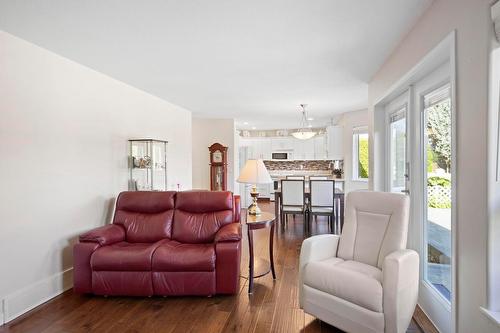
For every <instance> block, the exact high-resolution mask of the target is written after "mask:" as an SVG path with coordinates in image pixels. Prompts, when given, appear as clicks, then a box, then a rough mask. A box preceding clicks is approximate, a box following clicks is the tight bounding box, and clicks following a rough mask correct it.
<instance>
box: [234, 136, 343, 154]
mask: <svg viewBox="0 0 500 333" xmlns="http://www.w3.org/2000/svg"><path fill="white" fill-rule="evenodd" d="M339 133H340V135H339ZM335 134H336V135H337V136H334V138H335V140H334V142H335V143H336V145H338V147H337V146H335V147H336V148H335V150H334V151H332V152H333V153H331V152H330V151H329V149H330V138H331V136H329V135H325V134H321V135H316V136H315V137H313V138H311V139H308V140H298V139H295V138H293V137H284V138H269V137H267V138H255V137H254V138H241V139H240V146H242V147H248V158H249V159H250V158H251V159H258V158H260V159H263V160H270V159H271V158H272V153H273V152H276V151H278V152H279V151H284V152H291V153H292V156H293V159H294V160H324V159H333V158H332V157H330V156H337V157H338V156H341V155H342V152H341V151H342V140H341V139H342V131H341V128H340V131H339V132H338V133H335ZM339 148H340V150H339ZM339 159H342V158H339Z"/></svg>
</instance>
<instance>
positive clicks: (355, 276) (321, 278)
mask: <svg viewBox="0 0 500 333" xmlns="http://www.w3.org/2000/svg"><path fill="white" fill-rule="evenodd" d="M381 280H382V271H381V270H380V269H378V268H377V267H374V266H370V265H367V264H363V263H360V262H356V261H352V260H348V261H344V260H343V259H340V258H330V259H327V260H323V261H315V262H310V263H309V264H307V266H306V267H305V269H304V283H305V284H306V285H308V286H309V287H312V288H315V289H318V290H321V291H323V292H325V293H327V294H330V295H333V296H336V297H339V298H341V299H343V300H346V301H348V302H351V303H354V304H356V305H359V306H361V307H363V308H365V309H368V310H371V311H375V312H383V307H382V298H383V289H382V284H381Z"/></svg>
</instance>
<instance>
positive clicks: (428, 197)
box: [422, 85, 453, 302]
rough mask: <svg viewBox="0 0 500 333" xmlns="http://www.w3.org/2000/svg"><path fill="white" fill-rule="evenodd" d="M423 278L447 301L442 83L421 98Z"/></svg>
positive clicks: (446, 104)
mask: <svg viewBox="0 0 500 333" xmlns="http://www.w3.org/2000/svg"><path fill="white" fill-rule="evenodd" d="M423 107H424V108H423V115H422V122H423V124H422V125H423V126H422V130H423V139H424V140H423V145H424V151H423V155H424V165H423V166H424V170H425V171H424V179H423V180H424V182H423V186H424V191H423V193H424V204H425V206H424V207H425V208H424V211H425V219H424V223H425V224H424V241H425V243H424V250H425V264H424V280H425V281H426V282H427V283H428V284H429V285H430V286H432V288H434V289H435V290H436V291H437V292H438V294H439V296H440V297H442V298H443V299H444V300H445V301H446V302H451V290H452V287H451V256H452V253H451V186H452V178H451V173H452V171H453V170H452V169H451V157H452V156H451V152H452V150H451V128H452V127H451V99H450V87H449V85H445V86H442V87H439V88H437V89H435V90H433V91H431V92H429V93H428V94H426V95H424V99H423Z"/></svg>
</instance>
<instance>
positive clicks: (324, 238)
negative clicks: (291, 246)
mask: <svg viewBox="0 0 500 333" xmlns="http://www.w3.org/2000/svg"><path fill="white" fill-rule="evenodd" d="M339 240H340V236H339V235H332V234H325V235H318V236H313V237H309V238H306V239H304V241H303V242H302V247H301V249H300V259H299V303H300V307H301V308H302V288H303V284H304V282H303V276H302V275H303V272H304V268H305V267H306V265H307V264H308V263H310V262H313V261H320V260H325V259H328V258H332V257H336V256H337V248H338V246H339Z"/></svg>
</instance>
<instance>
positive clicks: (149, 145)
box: [128, 139, 168, 191]
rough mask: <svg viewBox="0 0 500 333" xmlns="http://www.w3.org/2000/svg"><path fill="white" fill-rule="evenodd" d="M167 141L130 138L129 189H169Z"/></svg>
mask: <svg viewBox="0 0 500 333" xmlns="http://www.w3.org/2000/svg"><path fill="white" fill-rule="evenodd" d="M167 143H168V142H167V141H163V140H154V139H134V140H129V163H128V164H129V166H128V167H129V175H130V176H129V190H131V191H166V190H167Z"/></svg>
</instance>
